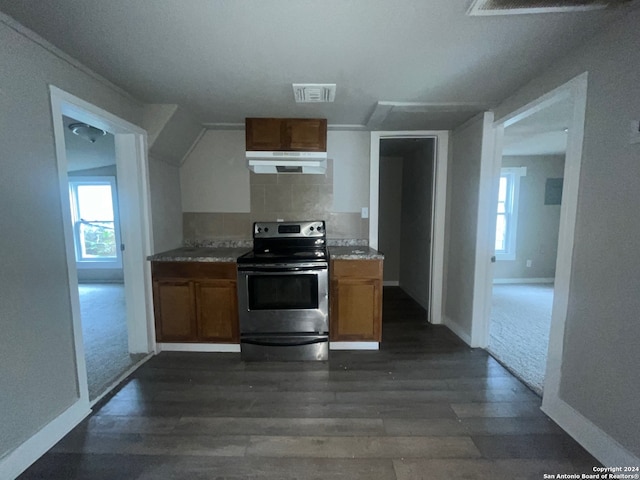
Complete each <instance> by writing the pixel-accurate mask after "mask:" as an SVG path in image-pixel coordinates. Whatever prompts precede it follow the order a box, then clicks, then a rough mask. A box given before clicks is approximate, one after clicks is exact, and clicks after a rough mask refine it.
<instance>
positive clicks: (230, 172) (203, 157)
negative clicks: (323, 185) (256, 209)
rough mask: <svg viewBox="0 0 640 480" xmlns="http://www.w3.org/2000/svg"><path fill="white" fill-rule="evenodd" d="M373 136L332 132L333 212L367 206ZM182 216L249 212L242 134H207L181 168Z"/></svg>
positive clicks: (329, 150) (329, 137)
mask: <svg viewBox="0 0 640 480" xmlns="http://www.w3.org/2000/svg"><path fill="white" fill-rule="evenodd" d="M369 143H370V139H369V133H368V132H351V131H344V132H343V131H329V132H328V134H327V156H328V157H329V158H331V159H333V168H334V172H333V178H334V184H333V209H332V211H334V212H360V209H361V208H362V207H367V206H368V205H369V161H370V160H369ZM180 186H181V190H182V210H183V211H184V212H203V213H204V212H222V213H224V212H227V213H231V212H235V213H249V212H250V211H251V202H250V198H251V188H250V182H249V169H248V168H247V162H246V159H245V134H244V130H208V131H207V132H206V133H205V134H204V135H203V136H202V138H201V139H200V141H199V142H198V143H197V144H196V146H195V148H194V149H193V150H192V151H191V153H190V154H189V155H188V156H187V158H186V160H185V162H184V164H183V165H182V167H181V168H180Z"/></svg>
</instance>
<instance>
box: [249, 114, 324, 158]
mask: <svg viewBox="0 0 640 480" xmlns="http://www.w3.org/2000/svg"><path fill="white" fill-rule="evenodd" d="M245 127H246V142H247V150H250V151H272V150H275V151H285V152H286V151H306V152H326V151H327V120H326V119H323V118H247V119H246V120H245Z"/></svg>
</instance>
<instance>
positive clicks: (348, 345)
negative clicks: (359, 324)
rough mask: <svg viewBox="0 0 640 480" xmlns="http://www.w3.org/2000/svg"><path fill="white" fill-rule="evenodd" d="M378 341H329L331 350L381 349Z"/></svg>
mask: <svg viewBox="0 0 640 480" xmlns="http://www.w3.org/2000/svg"><path fill="white" fill-rule="evenodd" d="M379 349H380V344H379V343H378V342H329V350H379Z"/></svg>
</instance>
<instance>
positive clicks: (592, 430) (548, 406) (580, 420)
mask: <svg viewBox="0 0 640 480" xmlns="http://www.w3.org/2000/svg"><path fill="white" fill-rule="evenodd" d="M541 409H542V411H543V412H544V413H546V414H547V415H548V416H549V417H550V418H551V419H552V420H553V421H554V422H556V423H557V424H558V425H560V427H562V429H563V430H564V431H566V432H567V433H568V434H569V435H571V436H572V437H573V438H574V440H576V441H577V442H578V443H579V444H580V445H582V446H583V447H584V448H585V449H586V450H587V451H588V452H589V453H590V454H591V455H593V456H594V457H595V458H597V459H598V460H599V461H600V462H602V464H603V465H604V466H606V467H620V466H623V467H624V466H631V465H634V466H635V465H640V458H638V457H636V456H635V455H633V454H632V453H631V452H629V451H628V450H627V449H626V448H624V447H623V446H622V445H620V444H619V443H618V442H617V441H616V440H615V439H613V438H612V437H611V436H610V435H608V434H607V433H605V432H604V431H603V430H602V429H600V427H598V426H596V425H595V424H594V423H593V422H591V421H590V420H589V419H587V418H586V417H584V416H583V415H582V414H581V413H580V412H578V411H577V410H575V409H574V408H573V407H571V405H569V404H568V403H566V402H565V401H564V400H562V399H560V398H557V397H556V398H553V399H548V398H547V397H543V401H542V407H541Z"/></svg>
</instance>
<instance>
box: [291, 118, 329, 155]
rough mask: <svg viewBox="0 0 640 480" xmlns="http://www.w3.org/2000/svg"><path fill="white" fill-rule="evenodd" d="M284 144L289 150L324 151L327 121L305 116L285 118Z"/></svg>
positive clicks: (325, 148)
mask: <svg viewBox="0 0 640 480" xmlns="http://www.w3.org/2000/svg"><path fill="white" fill-rule="evenodd" d="M285 144H286V146H287V147H288V149H289V150H302V151H309V152H325V151H326V150H327V121H326V120H325V119H306V118H297V119H288V120H285Z"/></svg>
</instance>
